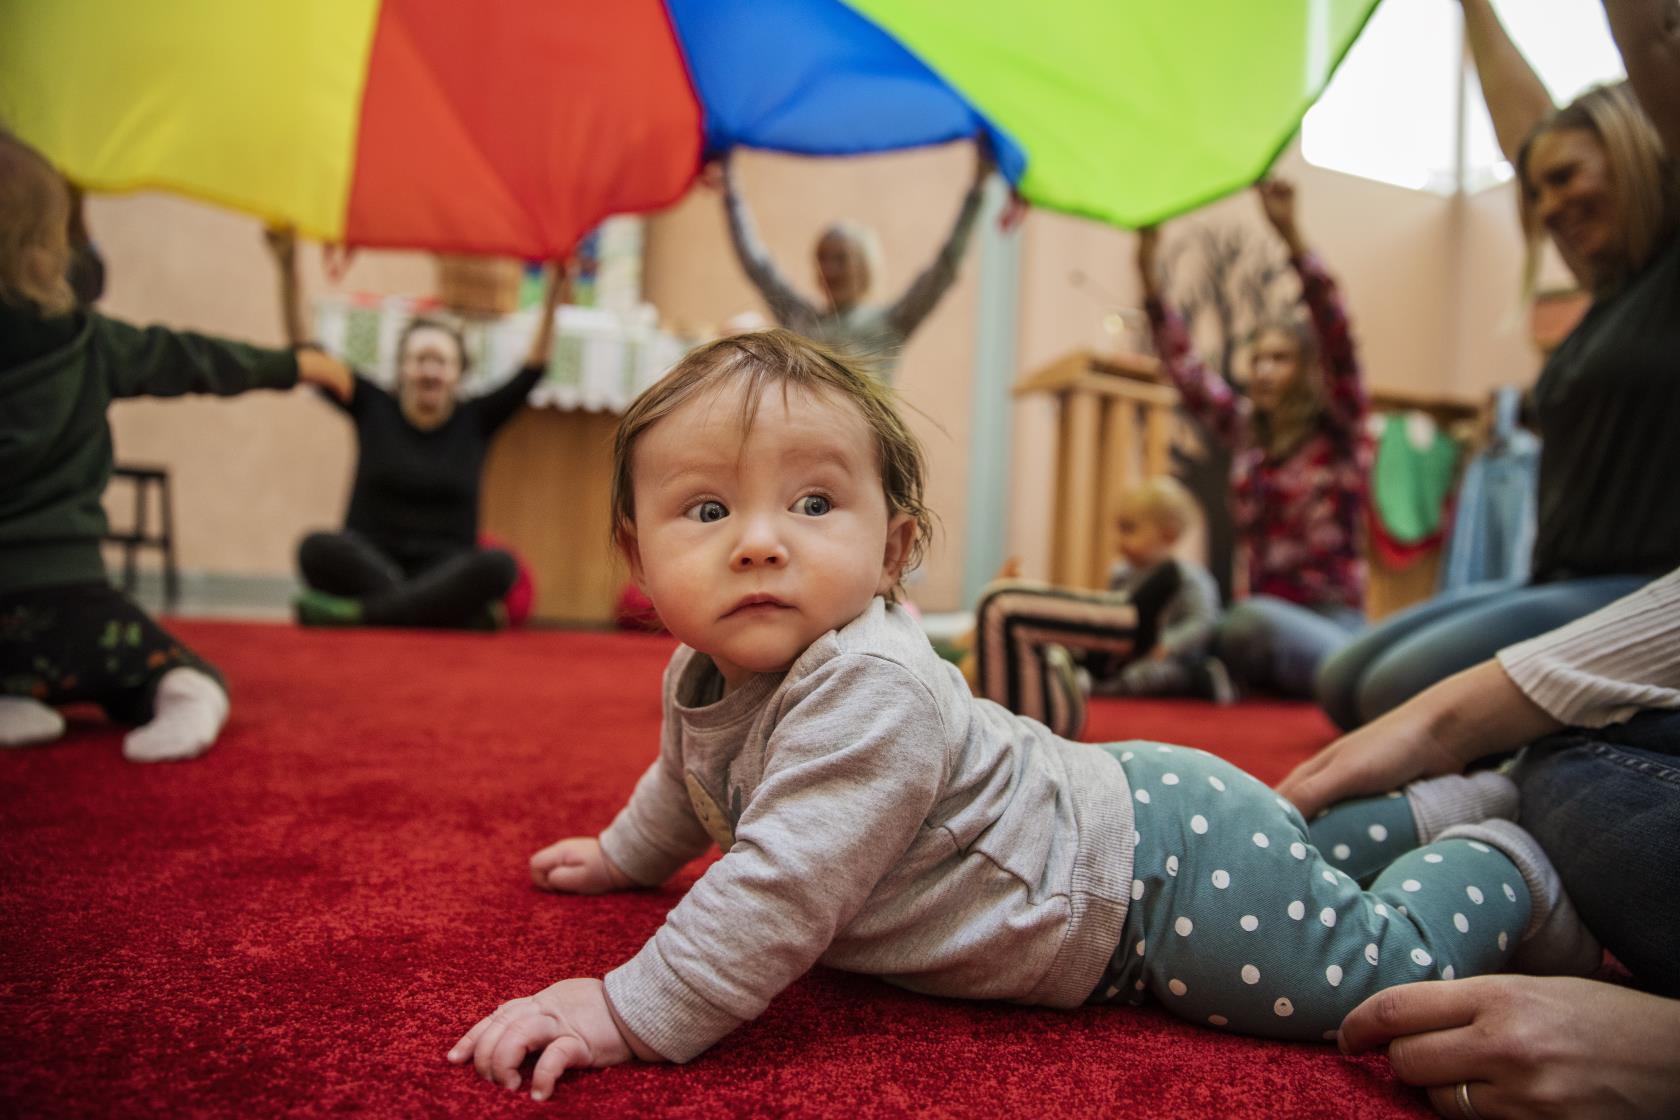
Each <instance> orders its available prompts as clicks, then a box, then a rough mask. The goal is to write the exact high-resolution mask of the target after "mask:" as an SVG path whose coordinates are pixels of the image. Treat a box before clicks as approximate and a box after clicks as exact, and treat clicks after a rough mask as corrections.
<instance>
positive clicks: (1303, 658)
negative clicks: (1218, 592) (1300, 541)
mask: <svg viewBox="0 0 1680 1120" xmlns="http://www.w3.org/2000/svg"><path fill="white" fill-rule="evenodd" d="M1359 624H1360V618H1359V616H1358V614H1356V613H1355V612H1353V611H1351V610H1345V609H1332V610H1327V611H1317V610H1313V609H1311V608H1309V607H1303V606H1301V605H1299V604H1297V603H1290V602H1287V601H1285V600H1283V599H1279V598H1276V597H1274V596H1271V595H1255V596H1254V597H1252V598H1249V599H1244V600H1243V601H1242V602H1240V603H1238V604H1237V605H1236V606H1234V607H1232V608H1231V609H1230V610H1228V611H1226V612H1225V617H1224V618H1223V619H1221V620H1220V622H1219V630H1218V631H1217V633H1216V634H1215V635H1214V641H1213V648H1214V652H1215V654H1216V655H1217V656H1218V657H1219V659H1220V660H1221V661H1223V662H1224V663H1225V667H1226V668H1227V669H1229V670H1230V671H1231V675H1232V676H1234V677H1235V678H1236V679H1237V680H1238V681H1239V682H1241V683H1242V684H1243V685H1245V686H1247V687H1249V688H1254V689H1260V690H1262V691H1265V692H1271V693H1276V694H1277V695H1279V696H1296V697H1302V698H1308V697H1311V696H1312V694H1313V693H1312V687H1313V675H1314V674H1315V673H1317V672H1318V667H1319V664H1320V663H1321V662H1322V661H1323V660H1324V659H1325V658H1326V657H1327V656H1329V655H1330V653H1331V652H1333V651H1334V650H1336V649H1337V648H1339V647H1340V646H1342V645H1343V644H1344V643H1346V642H1347V640H1348V637H1349V636H1350V635H1351V634H1353V633H1354V632H1355V631H1356V630H1357V628H1358V626H1359Z"/></svg>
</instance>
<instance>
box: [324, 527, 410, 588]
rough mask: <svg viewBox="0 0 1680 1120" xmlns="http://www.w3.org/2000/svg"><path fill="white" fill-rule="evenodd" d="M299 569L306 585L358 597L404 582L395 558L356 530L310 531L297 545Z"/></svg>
mask: <svg viewBox="0 0 1680 1120" xmlns="http://www.w3.org/2000/svg"><path fill="white" fill-rule="evenodd" d="M298 570H299V571H300V572H301V573H302V574H303V582H304V584H305V585H306V586H308V587H310V588H312V589H314V590H316V591H325V592H326V593H327V594H329V595H343V596H347V597H349V598H352V599H357V598H360V597H362V596H363V595H371V594H373V593H374V592H376V591H387V590H389V589H391V588H393V587H395V586H397V584H399V583H401V582H402V581H403V570H402V568H401V567H399V566H398V565H397V563H396V561H395V560H392V559H391V558H390V557H389V556H386V555H385V554H384V553H383V552H381V551H380V550H379V549H377V548H375V547H374V546H373V545H372V544H371V543H370V542H369V541H367V540H366V539H364V538H363V537H361V536H359V535H358V534H356V533H350V532H344V533H310V534H309V535H308V536H307V537H304V538H303V542H302V543H301V544H299V545H298Z"/></svg>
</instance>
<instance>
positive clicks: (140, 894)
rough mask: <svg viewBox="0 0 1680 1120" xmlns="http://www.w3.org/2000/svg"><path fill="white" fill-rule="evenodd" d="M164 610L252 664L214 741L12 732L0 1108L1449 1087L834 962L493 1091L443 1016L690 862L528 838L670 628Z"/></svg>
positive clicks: (1246, 746)
mask: <svg viewBox="0 0 1680 1120" xmlns="http://www.w3.org/2000/svg"><path fill="white" fill-rule="evenodd" d="M177 629H178V631H179V633H180V634H181V636H182V637H184V638H186V639H187V640H188V641H189V642H190V643H192V644H193V645H194V646H196V647H197V648H198V649H199V650H200V651H201V652H203V653H204V654H206V655H207V656H208V657H210V658H211V659H212V660H214V661H216V662H217V663H218V664H219V665H220V666H221V667H222V668H223V670H224V671H225V672H226V673H227V676H228V678H229V680H230V681H231V682H232V685H233V691H234V715H233V720H232V722H231V723H230V724H229V726H228V728H227V730H226V732H225V733H224V734H223V737H222V741H221V743H220V744H219V745H218V746H217V747H216V748H215V750H213V751H212V752H211V753H210V754H209V755H207V756H206V757H204V758H203V759H200V760H198V761H196V762H191V763H185V764H175V765H159V766H136V765H131V764H129V763H126V762H124V761H123V760H122V758H121V757H120V755H119V752H118V745H119V739H118V735H117V733H116V732H115V730H114V729H112V728H110V727H108V726H107V725H105V724H103V723H102V722H100V721H99V720H98V719H97V717H96V716H94V715H83V716H82V717H81V718H80V719H79V720H77V721H75V722H74V723H73V726H72V729H71V733H70V735H69V738H68V739H67V740H66V741H65V742H63V743H60V744H58V745H56V746H53V747H48V748H42V749H36V750H29V751H14V752H6V753H4V755H3V756H0V790H3V791H4V792H3V794H0V1115H8V1116H122V1117H130V1116H160V1117H161V1116H166V1117H189V1116H232V1115H239V1116H251V1117H268V1116H278V1115H290V1116H324V1115H329V1114H341V1115H342V1114H348V1113H354V1114H360V1115H375V1116H391V1117H398V1116H402V1117H409V1116H467V1115H473V1116H479V1115H503V1114H523V1115H531V1116H538V1115H545V1116H641V1115H675V1116H696V1117H698V1116H707V1117H715V1116H785V1115H798V1116H846V1117H851V1116H907V1115H917V1116H950V1117H984V1116H994V1115H995V1116H1031V1117H1038V1116H1082V1115H1093V1114H1098V1113H1103V1114H1124V1115H1126V1116H1128V1117H1147V1116H1206V1117H1228V1116H1244V1117H1312V1116H1323V1117H1332V1116H1350V1115H1358V1116H1361V1117H1388V1116H1427V1115H1429V1114H1430V1113H1429V1110H1428V1108H1427V1105H1426V1102H1425V1101H1424V1099H1423V1097H1422V1096H1421V1094H1417V1093H1415V1092H1413V1091H1412V1090H1409V1089H1407V1088H1405V1087H1404V1086H1402V1085H1400V1084H1399V1083H1397V1082H1396V1081H1394V1080H1393V1078H1392V1077H1391V1076H1390V1074H1389V1072H1388V1068H1387V1065H1386V1063H1384V1062H1383V1061H1382V1060H1380V1059H1365V1060H1360V1061H1349V1060H1345V1059H1343V1058H1341V1057H1340V1056H1338V1055H1337V1054H1336V1053H1335V1051H1334V1049H1333V1048H1331V1047H1328V1046H1301V1045H1284V1044H1278V1043H1269V1042H1259V1041H1253V1040H1248V1039H1240V1038H1232V1037H1228V1036H1223V1035H1220V1034H1217V1033H1215V1032H1214V1031H1212V1030H1207V1029H1203V1028H1200V1027H1195V1026H1190V1025H1186V1024H1182V1023H1178V1022H1176V1021H1174V1020H1171V1019H1169V1018H1167V1017H1166V1016H1164V1015H1161V1014H1159V1013H1157V1012H1153V1011H1150V1012H1127V1011H1122V1010H1117V1009H1090V1010H1085V1011H1079V1012H1056V1011H1047V1010H1029V1009H1022V1008H1016V1007H1010V1006H1004V1005H995V1004H976V1003H962V1002H954V1001H940V1000H933V999H928V998H925V997H921V996H915V995H910V994H908V993H905V992H900V991H897V990H895V989H893V988H891V987H888V986H887V985H886V984H883V983H880V982H878V981H874V980H869V979H865V978H860V977H854V976H845V975H841V974H837V973H832V972H827V971H823V970H819V971H818V972H816V973H815V974H813V975H811V976H809V977H807V978H806V979H804V980H802V981H800V982H799V983H798V984H796V985H794V987H793V988H792V989H790V990H789V991H788V992H787V993H786V994H784V995H783V996H782V997H781V998H780V999H778V1000H777V1001H776V1002H775V1003H774V1004H773V1005H772V1006H771V1008H770V1010H769V1012H768V1013H766V1014H765V1015H764V1017H763V1018H762V1019H760V1020H759V1021H758V1022H756V1023H753V1024H751V1025H749V1026H748V1027H746V1028H745V1029H743V1030H741V1031H739V1032H737V1033H736V1034H735V1035H733V1036H731V1037H730V1038H728V1039H726V1040H725V1041H724V1042H723V1043H722V1044H720V1045H719V1046H718V1047H717V1048H715V1049H714V1050H713V1051H712V1052H710V1053H708V1054H707V1055H705V1056H703V1057H702V1058H700V1059H699V1060H698V1061H696V1062H694V1063H693V1064H692V1065H690V1066H688V1067H686V1068H674V1067H653V1066H625V1067H620V1068H617V1069H611V1070H606V1071H601V1072H588V1073H584V1074H581V1075H575V1076H574V1075H568V1077H567V1079H566V1081H565V1082H564V1084H563V1090H562V1092H561V1093H560V1094H558V1095H557V1097H556V1099H555V1100H553V1101H551V1102H549V1103H548V1104H547V1105H537V1104H534V1103H532V1102H531V1101H530V1100H529V1099H528V1098H526V1097H524V1096H513V1095H510V1094H508V1093H506V1092H503V1091H501V1090H497V1089H493V1088H491V1087H489V1086H488V1085H486V1084H485V1083H483V1082H481V1081H479V1080H478V1079H477V1078H476V1077H475V1076H473V1075H472V1074H471V1073H469V1072H466V1071H463V1070H461V1069H457V1068H455V1067H452V1066H449V1065H447V1064H446V1063H445V1062H444V1059H443V1054H444V1051H445V1050H446V1049H447V1048H448V1046H449V1045H450V1044H451V1043H453V1042H454V1041H455V1039H456V1038H457V1036H459V1035H460V1034H461V1032H462V1031H464V1030H465V1029H466V1028H467V1027H468V1026H470V1025H471V1024H472V1023H473V1021H474V1020H475V1019H476V1018H477V1017H478V1016H480V1015H481V1014H484V1013H485V1012H487V1011H488V1010H490V1009H491V1008H493V1007H494V1006H495V1005H496V1004H497V1003H498V1002H500V1001H501V1000H504V999H509V998H512V997H514V996H519V995H525V994H528V993H530V992H533V991H535V990H537V989H538V988H540V987H543V986H544V985H546V984H548V983H549V982H551V981H553V980H556V979H559V978H561V977H565V976H573V975H600V974H602V973H603V972H605V971H606V970H607V969H609V968H611V967H612V966H613V965H615V964H617V963H618V962H620V961H621V960H623V959H625V958H626V957H628V956H629V955H630V954H631V953H632V952H634V951H635V949H636V948H637V947H638V946H639V945H640V944H641V943H642V941H643V940H644V939H646V938H647V937H648V936H649V935H650V934H651V933H652V932H653V931H654V929H655V928H656V927H657V926H658V924H659V922H660V919H661V916H662V915H663V913H664V912H665V911H666V910H667V909H669V908H670V906H671V905H672V904H674V903H675V902H676V900H677V898H678V897H679V895H680V893H681V890H682V886H683V884H682V883H679V884H677V885H676V886H673V887H671V888H668V889H666V890H663V891H658V892H643V893H635V894H626V895H619V896H614V897H608V898H598V899H577V898H568V899H563V898H557V897H553V896H550V895H545V894H541V893H539V892H537V891H536V890H534V889H533V888H532V887H531V886H530V885H529V883H528V881H527V879H526V877H525V870H524V864H525V858H526V856H527V855H528V854H529V853H530V852H531V851H533V850H534V849H536V848H537V847H539V846H540V845H542V844H545V843H547V842H548V841H550V840H553V839H555V838H557V837H560V836H563V835H569V834H573V833H586V832H593V831H595V830H597V829H599V828H600V827H601V826H603V825H605V824H606V823H607V821H608V820H609V818H610V817H611V815H612V814H613V812H614V811H615V810H616V809H617V807H618V805H619V804H620V802H621V800H622V799H623V798H624V796H625V795H626V794H627V792H628V791H629V789H630V787H631V785H632V784H633V782H634V780H635V777H636V775H637V774H638V773H639V772H640V771H641V770H642V768H643V767H644V766H645V765H646V763H647V761H648V760H649V759H650V758H651V757H652V755H653V753H654V745H655V731H656V725H657V721H658V714H659V709H658V702H657V701H658V696H657V693H658V682H659V670H660V667H661V665H662V664H663V662H664V660H665V658H666V656H667V654H668V653H669V649H670V646H669V644H668V642H667V641H666V640H661V639H653V638H638V637H627V636H617V635H584V634H557V633H526V634H514V635H507V636H501V637H484V636H474V635H461V636H443V635H417V634H399V633H379V632H370V633H361V634H324V633H319V632H316V633H305V632H301V631H297V630H294V629H291V628H289V627H277V626H259V625H231V624H211V623H181V624H180V625H179V626H178V628H177ZM1092 730H1093V734H1094V735H1100V736H1104V737H1112V738H1125V737H1152V738H1163V739H1173V740H1176V741H1179V742H1187V743H1190V744H1193V745H1196V746H1202V747H1209V748H1214V749H1216V750H1219V751H1220V752H1221V753H1223V754H1225V755H1226V756H1228V757H1230V758H1232V759H1234V760H1236V761H1237V762H1239V763H1241V764H1243V765H1245V766H1247V767H1249V768H1250V769H1252V770H1253V771H1254V772H1255V773H1257V774H1259V775H1260V776H1261V777H1263V778H1266V779H1269V780H1275V779H1276V778H1277V777H1278V776H1280V775H1281V774H1283V773H1284V772H1285V770H1286V769H1287V768H1288V767H1289V765H1291V764H1292V763H1293V762H1294V761H1295V760H1297V759H1299V758H1301V757H1303V756H1304V755H1305V754H1306V753H1308V752H1309V751H1310V750H1312V749H1313V748H1314V747H1316V746H1318V745H1319V744H1321V743H1323V742H1324V741H1326V740H1327V739H1328V737H1329V728H1328V726H1327V725H1326V724H1325V723H1324V722H1323V721H1322V720H1321V719H1320V718H1319V717H1318V716H1317V714H1316V713H1315V712H1313V711H1311V710H1310V709H1306V708H1303V707H1299V706H1288V705H1260V704H1252V705H1245V706H1243V707H1239V708H1237V709H1234V710H1228V711H1224V712H1219V711H1216V710H1214V709H1212V708H1210V707H1206V706H1201V705H1195V704H1189V703H1155V704H1142V703H1121V702H1108V703H1101V704H1099V705H1098V706H1097V708H1096V710H1095V712H1094V713H1093V729H1092ZM685 882H686V880H685Z"/></svg>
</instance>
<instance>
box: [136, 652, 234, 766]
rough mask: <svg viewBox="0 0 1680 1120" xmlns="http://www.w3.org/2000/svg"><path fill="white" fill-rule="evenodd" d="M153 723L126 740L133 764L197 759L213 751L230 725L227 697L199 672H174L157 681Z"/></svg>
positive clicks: (183, 669)
mask: <svg viewBox="0 0 1680 1120" xmlns="http://www.w3.org/2000/svg"><path fill="white" fill-rule="evenodd" d="M153 707H154V714H153V715H152V722H150V723H148V724H146V725H145V726H144V727H137V728H135V729H134V730H133V731H130V732H129V733H128V737H127V738H126V739H124V740H123V757H124V758H126V759H128V760H129V761H130V762H168V761H173V760H176V759H183V758H196V757H198V756H199V755H201V754H203V753H204V752H205V751H207V750H209V749H210V744H212V743H214V742H215V741H216V736H217V734H218V733H220V732H221V730H222V724H224V723H226V722H227V715H228V697H227V693H226V692H223V691H222V686H221V685H219V684H217V683H216V682H215V680H213V679H212V678H211V677H209V676H207V675H205V674H204V673H201V672H199V671H198V670H197V669H188V668H180V669H171V670H169V672H167V673H165V674H164V675H163V679H162V680H160V681H158V686H157V697H156V699H155V700H154V701H153Z"/></svg>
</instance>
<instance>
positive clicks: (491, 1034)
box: [449, 841, 630, 1101]
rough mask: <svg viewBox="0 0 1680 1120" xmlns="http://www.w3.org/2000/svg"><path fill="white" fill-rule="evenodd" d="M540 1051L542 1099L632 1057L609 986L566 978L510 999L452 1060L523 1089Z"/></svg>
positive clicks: (465, 1038)
mask: <svg viewBox="0 0 1680 1120" xmlns="http://www.w3.org/2000/svg"><path fill="white" fill-rule="evenodd" d="M562 843H566V841H562ZM556 847H558V845H556ZM538 1050H541V1051H542V1057H540V1058H538V1059H537V1068H536V1069H535V1070H533V1071H532V1072H531V1099H532V1100H539V1101H540V1100H544V1099H546V1098H547V1097H549V1096H550V1095H551V1094H552V1093H553V1092H554V1083H555V1082H556V1081H558V1080H559V1079H560V1075H561V1074H563V1073H565V1072H566V1071H567V1070H568V1069H577V1068H580V1067H594V1068H596V1069H599V1068H601V1067H603V1066H616V1065H618V1064H619V1063H620V1062H623V1061H627V1060H628V1059H629V1058H630V1044H629V1042H627V1041H626V1040H625V1038H624V1036H623V1035H622V1034H620V1033H619V1030H618V1026H617V1025H616V1024H615V1023H614V1022H613V1016H612V1009H611V1008H610V1007H609V1006H608V1005H607V990H606V986H605V985H603V984H602V983H601V982H600V981H599V980H592V979H573V980H562V981H560V982H559V983H558V984H552V985H550V986H549V987H547V988H544V989H543V990H542V991H540V992H538V993H537V994H536V995H534V996H526V997H525V998H524V999H515V1000H509V1001H508V1002H507V1003H504V1004H502V1005H501V1006H500V1007H498V1008H496V1010H495V1011H493V1012H491V1013H490V1014H489V1015H486V1016H485V1017H484V1018H482V1019H480V1020H479V1021H478V1023H477V1025H476V1026H474V1027H473V1029H472V1030H470V1031H468V1032H467V1033H466V1034H464V1035H462V1036H461V1041H459V1042H457V1043H456V1044H455V1045H454V1046H453V1047H452V1048H451V1049H450V1051H449V1060H450V1061H451V1062H455V1063H456V1064H462V1063H465V1062H469V1061H470V1062H472V1064H473V1068H474V1069H476V1070H478V1075H479V1076H480V1077H482V1078H484V1080H486V1081H488V1082H490V1083H491V1084H493V1085H500V1086H501V1087H502V1088H504V1089H517V1088H519V1067H520V1065H521V1064H522V1063H523V1062H524V1061H525V1055H526V1054H529V1053H533V1052H535V1051H538Z"/></svg>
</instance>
